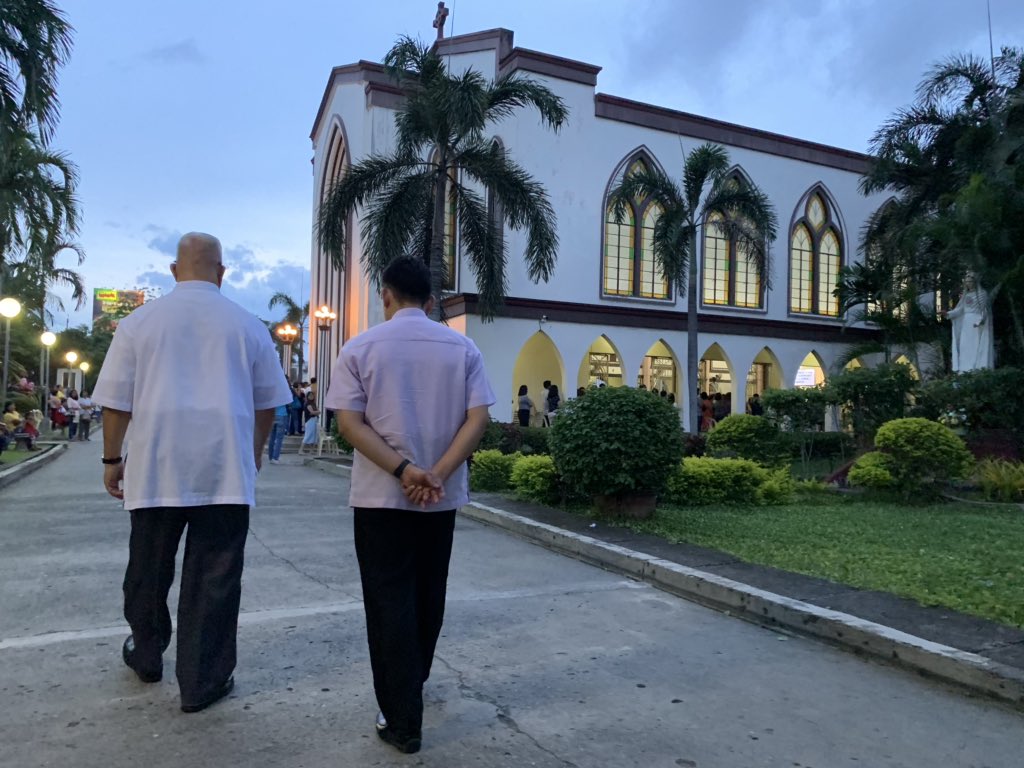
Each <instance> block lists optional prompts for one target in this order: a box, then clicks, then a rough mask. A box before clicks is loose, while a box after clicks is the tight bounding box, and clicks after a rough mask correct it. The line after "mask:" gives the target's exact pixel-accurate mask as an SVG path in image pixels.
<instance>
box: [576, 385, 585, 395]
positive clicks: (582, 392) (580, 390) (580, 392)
mask: <svg viewBox="0 0 1024 768" xmlns="http://www.w3.org/2000/svg"><path fill="white" fill-rule="evenodd" d="M585 394H587V388H586V387H577V388H576V397H583V396H584V395H585Z"/></svg>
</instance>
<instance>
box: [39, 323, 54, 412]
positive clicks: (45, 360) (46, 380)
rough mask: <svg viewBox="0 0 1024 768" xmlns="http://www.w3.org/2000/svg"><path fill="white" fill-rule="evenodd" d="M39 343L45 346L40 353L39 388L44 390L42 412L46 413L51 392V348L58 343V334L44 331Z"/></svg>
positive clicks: (41, 396)
mask: <svg viewBox="0 0 1024 768" xmlns="http://www.w3.org/2000/svg"><path fill="white" fill-rule="evenodd" d="M39 341H40V342H42V344H43V348H42V349H41V350H40V351H39V355H40V359H41V362H40V365H39V383H40V387H39V388H40V389H41V390H43V391H42V394H41V395H40V399H41V400H42V403H43V405H42V411H43V413H46V402H47V399H48V397H49V392H50V347H52V346H53V345H54V344H56V343H57V334H55V333H54V332H53V331H43V333H42V335H41V336H40V337H39Z"/></svg>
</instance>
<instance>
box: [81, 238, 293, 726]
mask: <svg viewBox="0 0 1024 768" xmlns="http://www.w3.org/2000/svg"><path fill="white" fill-rule="evenodd" d="M171 274H172V275H174V279H175V281H176V284H175V286H174V290H172V291H171V292H170V293H169V294H168V295H167V296H163V297H161V298H159V299H156V300H154V301H151V302H147V303H146V304H144V305H143V306H141V307H139V308H138V309H136V310H135V311H134V312H132V314H130V315H129V316H128V317H126V318H124V319H123V320H121V321H120V323H119V324H118V327H117V332H116V333H115V334H114V339H113V342H112V343H111V345H110V350H109V351H108V352H107V357H106V360H104V362H103V367H102V368H101V369H100V374H99V381H98V382H97V384H96V389H95V391H94V392H93V400H94V401H95V402H96V403H97V404H99V405H101V406H103V412H104V414H103V465H104V467H103V469H104V472H103V484H104V486H105V487H106V489H107V492H108V493H109V494H110V495H111V496H113V497H114V498H116V499H118V500H121V501H123V502H124V507H125V509H127V510H128V511H129V512H130V515H131V537H130V540H129V545H128V550H129V554H128V568H127V571H126V572H125V577H124V615H125V618H126V619H127V620H128V625H129V626H130V627H131V634H130V635H129V636H128V638H127V639H126V640H125V642H124V646H123V648H122V658H123V659H124V662H125V664H127V665H128V666H129V667H130V668H131V669H132V670H134V672H135V674H136V675H137V676H138V678H139V679H140V680H142V681H143V682H146V683H155V682H158V681H159V680H160V679H161V678H162V677H163V652H164V651H165V650H166V649H167V647H168V645H169V644H170V640H171V617H170V612H169V611H168V609H167V595H168V592H169V591H170V588H171V584H172V583H173V581H174V558H175V555H176V554H177V551H178V544H179V542H180V540H181V537H182V534H185V533H186V531H187V534H186V541H185V560H184V563H183V565H182V572H181V589H180V592H179V597H178V637H177V659H176V664H175V671H176V674H177V678H178V687H179V690H180V692H181V708H182V710H183V711H185V712H198V711H200V710H203V709H205V708H206V707H208V706H210V705H211V704H213V703H214V702H216V701H219V700H220V699H223V698H224V697H225V696H227V695H228V694H229V693H230V692H231V689H232V688H233V687H234V676H233V675H234V669H235V660H236V636H237V629H238V605H239V598H240V596H241V578H242V561H243V553H244V549H245V539H246V534H247V532H248V529H249V509H250V507H252V506H253V505H254V504H255V491H256V473H257V471H258V470H259V468H260V457H261V455H262V451H263V447H264V445H265V444H266V442H267V436H268V434H269V432H270V427H271V425H272V423H273V420H274V409H275V408H276V407H277V406H279V405H284V404H285V403H289V402H291V399H292V395H291V390H290V388H289V387H288V382H287V381H285V377H284V372H283V371H282V370H281V365H280V363H279V362H278V358H277V353H276V351H275V349H274V344H273V341H272V339H271V338H270V333H269V331H268V330H267V328H266V327H265V326H264V325H263V323H262V322H260V321H259V320H258V319H257V318H256V317H254V316H253V315H251V314H249V313H248V312H247V311H245V310H244V309H242V308H241V307H240V306H238V305H237V304H235V303H234V302H232V301H230V300H228V299H226V298H224V297H223V296H222V295H221V293H220V285H221V280H222V279H223V277H224V265H223V263H222V261H221V247H220V243H219V242H218V241H217V239H216V238H215V237H211V236H210V235H206V234H200V233H190V234H187V235H185V236H184V237H182V238H181V241H180V242H179V243H178V252H177V259H176V260H175V262H174V263H173V264H171Z"/></svg>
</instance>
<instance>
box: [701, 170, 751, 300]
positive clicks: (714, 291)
mask: <svg viewBox="0 0 1024 768" xmlns="http://www.w3.org/2000/svg"><path fill="white" fill-rule="evenodd" d="M729 181H730V182H731V183H734V184H743V183H744V181H743V178H742V177H741V176H740V175H739V174H733V175H732V176H731V177H730V179H729ZM721 221H722V215H721V214H720V213H712V214H711V215H709V216H708V217H707V219H706V220H705V222H704V263H703V271H704V286H703V299H704V303H705V304H713V305H719V306H730V307H743V308H745V309H760V308H761V307H762V306H763V303H764V299H763V296H764V293H763V291H762V290H761V278H760V277H759V276H758V274H757V268H756V267H755V266H754V265H753V264H751V262H750V259H749V258H748V256H749V253H748V250H747V248H746V247H745V246H744V245H742V244H741V243H739V242H737V239H736V238H735V237H730V236H729V235H727V234H725V233H723V232H722V231H721V230H720V229H719V228H718V226H717V223H718V222H721Z"/></svg>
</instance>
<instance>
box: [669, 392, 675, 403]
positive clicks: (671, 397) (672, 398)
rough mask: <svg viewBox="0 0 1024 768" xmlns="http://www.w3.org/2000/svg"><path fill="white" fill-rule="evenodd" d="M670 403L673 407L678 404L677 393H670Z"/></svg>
mask: <svg viewBox="0 0 1024 768" xmlns="http://www.w3.org/2000/svg"><path fill="white" fill-rule="evenodd" d="M668 401H669V402H670V403H672V405H675V404H676V393H675V392H669V393H668Z"/></svg>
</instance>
